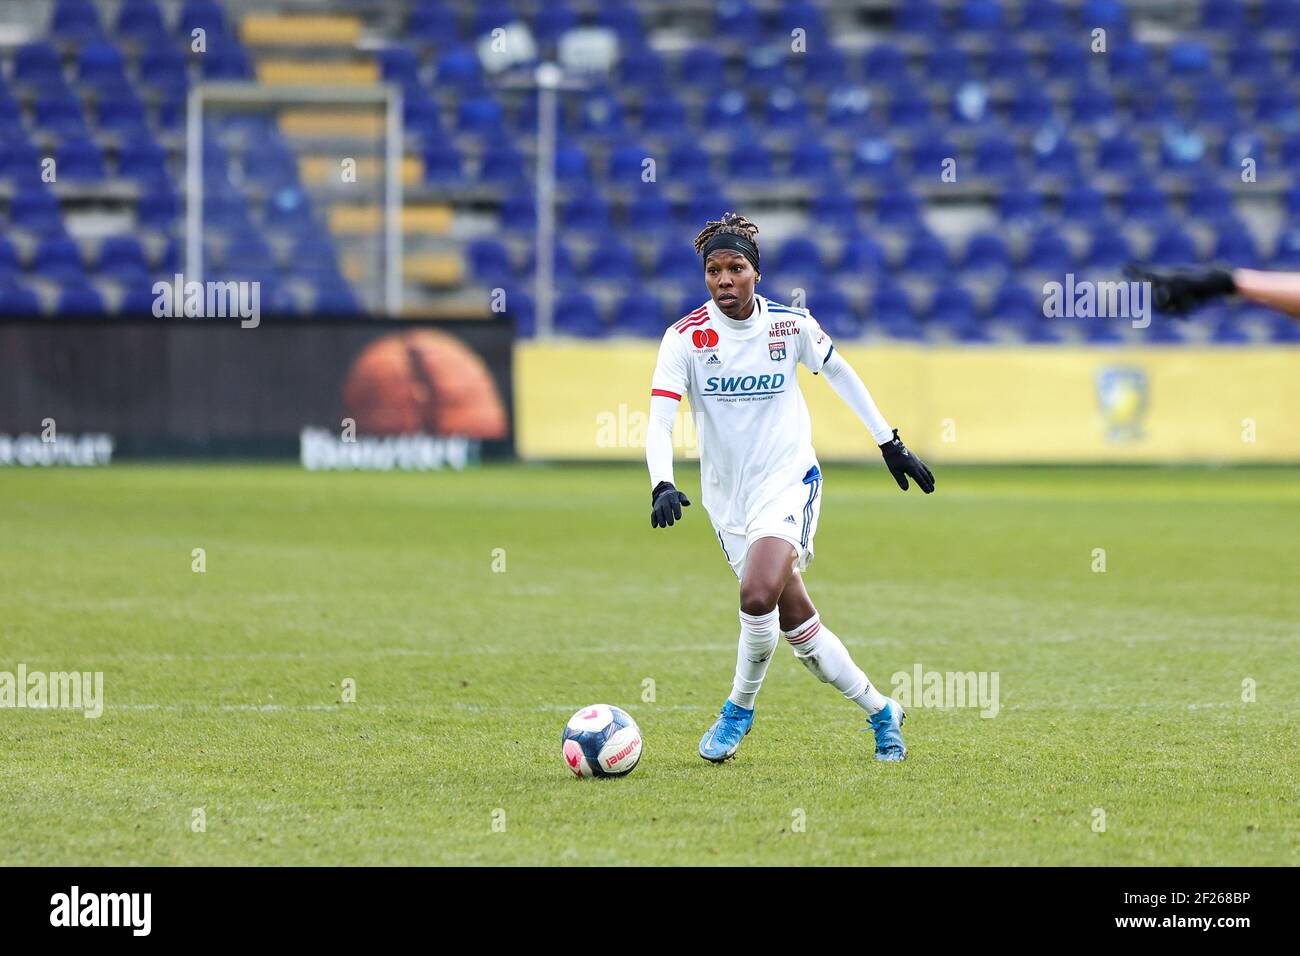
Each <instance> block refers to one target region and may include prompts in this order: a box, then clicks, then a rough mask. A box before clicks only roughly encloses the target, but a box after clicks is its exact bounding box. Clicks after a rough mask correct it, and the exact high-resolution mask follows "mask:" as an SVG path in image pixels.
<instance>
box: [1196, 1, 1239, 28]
mask: <svg viewBox="0 0 1300 956" xmlns="http://www.w3.org/2000/svg"><path fill="white" fill-rule="evenodd" d="M1245 25H1246V8H1245V7H1244V6H1243V5H1242V4H1241V3H1240V2H1239V0H1203V2H1202V3H1201V28H1202V29H1205V30H1219V31H1222V32H1223V33H1235V32H1237V31H1238V30H1240V29H1241V28H1242V27H1244V26H1245Z"/></svg>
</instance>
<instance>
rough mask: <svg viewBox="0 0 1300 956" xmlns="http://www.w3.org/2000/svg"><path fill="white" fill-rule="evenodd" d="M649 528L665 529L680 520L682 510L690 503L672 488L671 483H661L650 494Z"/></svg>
mask: <svg viewBox="0 0 1300 956" xmlns="http://www.w3.org/2000/svg"><path fill="white" fill-rule="evenodd" d="M650 502H651V508H650V527H652V528H666V527H668V526H669V525H670V524H672V523H673V522H674V521H680V520H681V518H682V509H683V508H689V507H690V506H691V503H690V502H689V501H687V500H686V496H685V495H684V494H682V493H681V492H680V491H678V490H677V489H676V488H674V487H673V483H672V482H671V481H661V482H659V484H657V485H655V490H654V491H652V492H650Z"/></svg>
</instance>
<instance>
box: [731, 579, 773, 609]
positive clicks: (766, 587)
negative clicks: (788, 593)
mask: <svg viewBox="0 0 1300 956" xmlns="http://www.w3.org/2000/svg"><path fill="white" fill-rule="evenodd" d="M780 598H781V589H780V588H779V587H777V586H776V585H775V584H769V583H767V582H763V581H742V582H741V585H740V609H741V610H742V611H744V612H745V613H746V614H754V615H759V614H770V613H771V612H772V611H773V610H775V609H776V602H777V601H778V600H780Z"/></svg>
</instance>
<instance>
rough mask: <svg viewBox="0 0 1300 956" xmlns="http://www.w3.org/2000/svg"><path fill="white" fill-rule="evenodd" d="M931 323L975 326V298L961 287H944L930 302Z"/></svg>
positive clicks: (937, 291)
mask: <svg viewBox="0 0 1300 956" xmlns="http://www.w3.org/2000/svg"><path fill="white" fill-rule="evenodd" d="M930 321H931V322H937V323H940V324H942V325H950V326H969V325H973V324H975V321H976V319H975V297H974V296H972V295H971V293H970V291H969V290H968V289H965V288H963V287H962V286H960V285H955V284H953V285H944V286H941V287H940V288H939V289H938V290H936V292H935V294H934V298H933V299H932V300H931V302H930Z"/></svg>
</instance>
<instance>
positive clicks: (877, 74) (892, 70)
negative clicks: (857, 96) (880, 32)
mask: <svg viewBox="0 0 1300 956" xmlns="http://www.w3.org/2000/svg"><path fill="white" fill-rule="evenodd" d="M862 69H863V73H864V75H865V76H866V79H867V82H868V83H880V84H890V85H892V86H895V87H897V86H899V85H901V84H903V83H906V82H907V80H908V75H907V74H908V70H907V54H905V53H904V52H903V51H902V50H901V49H899V48H898V47H896V46H894V45H893V44H892V43H880V44H877V45H876V46H873V47H871V48H870V49H868V50H867V54H866V56H865V57H864V58H863V62H862Z"/></svg>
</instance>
